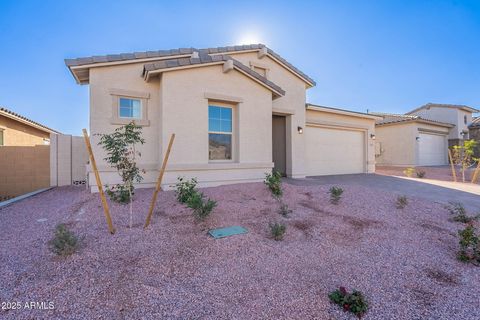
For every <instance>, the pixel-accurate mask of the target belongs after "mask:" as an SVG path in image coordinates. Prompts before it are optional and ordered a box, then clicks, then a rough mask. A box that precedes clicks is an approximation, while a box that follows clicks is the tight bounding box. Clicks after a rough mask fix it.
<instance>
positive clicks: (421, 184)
mask: <svg viewBox="0 0 480 320" xmlns="http://www.w3.org/2000/svg"><path fill="white" fill-rule="evenodd" d="M284 181H285V182H286V183H290V184H294V185H323V184H338V185H357V186H358V185H360V186H365V187H367V188H377V189H381V190H383V191H392V192H395V193H398V194H402V195H406V196H407V197H408V196H409V197H417V198H423V199H427V200H430V201H433V202H438V203H445V204H447V203H448V202H450V201H455V202H461V203H462V204H463V205H464V206H465V207H466V208H467V209H469V211H470V213H471V214H477V213H480V186H475V185H471V184H462V183H454V182H445V181H441V182H439V183H438V184H437V183H435V181H436V180H429V181H427V180H426V179H425V180H421V179H408V178H402V177H392V176H383V175H377V174H347V175H334V176H318V177H308V178H305V179H291V178H285V179H284ZM432 182H434V183H435V184H432ZM439 184H440V185H439Z"/></svg>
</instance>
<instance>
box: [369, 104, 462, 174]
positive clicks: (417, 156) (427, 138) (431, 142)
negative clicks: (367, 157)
mask: <svg viewBox="0 0 480 320" xmlns="http://www.w3.org/2000/svg"><path fill="white" fill-rule="evenodd" d="M373 114H375V115H378V116H381V117H382V119H381V120H378V121H377V123H376V126H375V135H376V142H375V143H376V147H375V157H376V163H377V164H378V165H398V166H434V165H446V164H448V137H449V134H450V131H451V130H452V129H453V128H455V125H454V124H451V123H445V122H441V121H436V120H432V119H426V118H423V117H421V116H419V115H402V114H387V113H373Z"/></svg>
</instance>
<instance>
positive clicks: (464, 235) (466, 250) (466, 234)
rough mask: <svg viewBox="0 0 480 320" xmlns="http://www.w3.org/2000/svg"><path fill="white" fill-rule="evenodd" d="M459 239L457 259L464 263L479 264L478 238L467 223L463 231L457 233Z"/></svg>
mask: <svg viewBox="0 0 480 320" xmlns="http://www.w3.org/2000/svg"><path fill="white" fill-rule="evenodd" d="M458 236H459V237H460V241H459V244H460V251H459V252H458V255H457V257H458V259H459V260H460V261H464V262H473V263H474V264H478V263H480V238H479V234H478V231H477V230H475V227H474V226H473V224H471V223H469V224H468V225H467V226H466V227H465V229H463V230H460V231H458Z"/></svg>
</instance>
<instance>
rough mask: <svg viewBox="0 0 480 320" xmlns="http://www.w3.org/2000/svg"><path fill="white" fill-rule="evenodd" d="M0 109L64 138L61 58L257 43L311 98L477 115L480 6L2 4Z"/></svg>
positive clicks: (79, 108)
mask: <svg viewBox="0 0 480 320" xmlns="http://www.w3.org/2000/svg"><path fill="white" fill-rule="evenodd" d="M0 41H1V50H0V106H5V107H7V108H9V109H11V110H13V111H15V112H17V113H20V114H22V115H24V116H27V117H29V118H31V119H34V120H36V121H38V122H41V123H43V124H45V125H48V126H50V127H52V128H55V129H57V130H60V131H62V132H65V133H71V134H77V135H80V134H81V129H82V128H84V127H88V86H80V85H77V84H76V83H75V81H74V79H73V78H72V76H71V75H70V73H69V71H68V70H67V68H66V67H65V65H64V62H63V59H64V58H76V57H81V56H91V55H101V54H110V53H122V52H134V51H146V50H158V49H170V48H178V47H197V48H202V47H212V46H223V45H229V44H238V43H242V44H243V43H246V42H261V43H265V44H266V45H268V46H269V47H271V48H272V49H273V50H275V51H276V52H277V53H279V54H280V55H282V56H283V57H284V58H286V59H287V60H288V61H290V62H291V63H293V64H294V65H295V66H297V67H298V68H299V69H300V70H302V71H304V72H305V73H307V74H308V75H309V76H311V77H312V78H313V79H315V80H316V81H317V86H316V87H315V88H313V89H310V90H309V91H308V98H307V101H308V102H311V103H316V104H322V105H327V106H335V107H341V108H346V109H351V110H357V111H365V110H366V109H370V110H372V111H385V112H406V111H408V110H409V109H413V108H414V107H416V106H419V105H421V104H424V103H427V102H439V103H455V104H466V105H470V106H473V107H477V108H478V107H480V1H477V0H472V1H452V0H430V1H429V0H401V1H396V0H384V1H382V0H378V1H373V0H372V1H368V0H365V1H358V0H351V1H346V0H345V1H342V0H336V1H335V0H332V1H261V0H257V1H251V2H249V1H248V0H247V1H238V2H237V3H235V2H233V1H232V2H230V1H221V2H218V3H216V2H215V1H191V2H188V1H141V0H136V1H112V2H107V1H100V0H97V1H7V0H1V1H0Z"/></svg>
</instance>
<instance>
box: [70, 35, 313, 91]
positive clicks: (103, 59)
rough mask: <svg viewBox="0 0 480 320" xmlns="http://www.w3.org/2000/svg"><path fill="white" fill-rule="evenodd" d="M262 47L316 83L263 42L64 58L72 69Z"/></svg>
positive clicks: (307, 79) (294, 71) (308, 81)
mask: <svg viewBox="0 0 480 320" xmlns="http://www.w3.org/2000/svg"><path fill="white" fill-rule="evenodd" d="M262 48H266V49H267V53H268V54H270V55H271V57H273V58H274V59H276V60H278V61H279V62H280V63H281V64H284V66H286V67H287V68H289V69H291V71H292V72H293V73H295V74H297V76H299V77H300V78H301V79H302V80H304V81H305V82H307V83H309V84H310V85H312V86H315V85H316V82H315V81H314V80H313V79H312V78H310V77H309V76H307V75H306V74H305V73H303V72H302V71H300V70H299V69H298V68H297V67H295V66H294V65H293V64H291V63H290V62H288V61H287V60H286V59H284V58H283V57H281V56H280V55H279V54H277V53H276V52H275V51H273V50H272V49H270V48H269V47H268V46H266V45H265V44H262V43H257V44H248V45H232V46H225V47H211V48H200V49H197V48H194V47H190V48H178V49H170V50H156V51H145V52H134V53H120V54H107V55H95V56H90V57H80V58H74V59H64V61H65V64H66V65H67V67H68V68H69V69H70V68H71V67H79V66H83V65H90V64H96V63H109V62H119V61H128V60H136V59H149V58H162V57H168V56H173V55H191V54H193V53H194V52H198V53H199V55H200V54H201V53H204V54H209V55H210V54H215V55H216V54H225V53H226V54H228V53H229V52H238V51H247V50H260V49H262ZM70 70H71V69H70ZM71 71H72V70H71ZM77 80H78V79H77Z"/></svg>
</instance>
